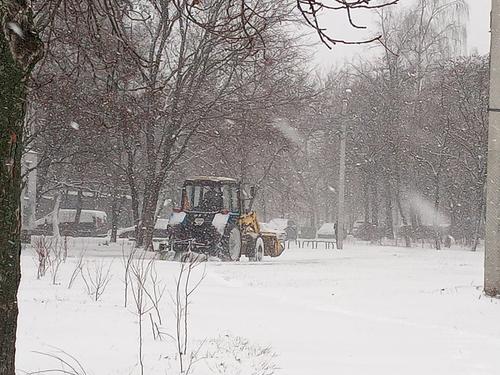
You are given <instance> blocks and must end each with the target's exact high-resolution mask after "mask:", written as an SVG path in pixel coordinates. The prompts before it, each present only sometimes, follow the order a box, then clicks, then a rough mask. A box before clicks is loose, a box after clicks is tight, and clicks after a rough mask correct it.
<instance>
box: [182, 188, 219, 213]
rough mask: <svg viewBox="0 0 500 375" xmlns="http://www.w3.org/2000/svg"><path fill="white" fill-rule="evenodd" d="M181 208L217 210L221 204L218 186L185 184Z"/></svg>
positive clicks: (188, 209)
mask: <svg viewBox="0 0 500 375" xmlns="http://www.w3.org/2000/svg"><path fill="white" fill-rule="evenodd" d="M185 190H186V193H185V199H184V202H183V209H184V210H187V211H219V210H221V209H222V206H223V196H222V191H221V189H220V187H218V186H213V185H205V186H202V185H186V187H185Z"/></svg>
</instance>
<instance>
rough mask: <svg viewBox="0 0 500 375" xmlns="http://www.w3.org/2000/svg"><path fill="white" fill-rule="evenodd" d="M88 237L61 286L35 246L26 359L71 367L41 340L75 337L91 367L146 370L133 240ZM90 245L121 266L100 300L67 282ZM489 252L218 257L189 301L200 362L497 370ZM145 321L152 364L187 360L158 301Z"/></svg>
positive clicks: (242, 368) (235, 370) (338, 371)
mask: <svg viewBox="0 0 500 375" xmlns="http://www.w3.org/2000/svg"><path fill="white" fill-rule="evenodd" d="M87 241H90V242H84V244H77V245H75V244H73V243H70V254H69V255H70V257H69V258H68V259H67V260H66V263H64V264H62V265H61V268H60V271H59V274H58V277H57V281H58V283H59V284H58V285H52V283H51V275H50V271H48V272H47V275H46V276H45V277H44V278H42V279H41V280H37V278H36V264H35V263H36V262H35V261H34V258H33V255H32V254H31V252H30V249H26V250H25V252H24V255H23V257H22V268H23V279H22V285H21V289H20V301H19V304H20V310H21V312H20V318H19V329H18V332H19V333H18V359H17V360H18V369H19V370H23V371H36V370H44V369H54V368H59V367H60V366H61V364H60V363H58V362H57V361H56V360H54V358H51V357H47V356H46V355H43V354H40V353H37V352H42V353H46V354H47V353H49V354H56V355H63V356H64V354H61V352H59V350H62V351H64V352H66V353H68V354H70V355H72V356H74V357H75V358H76V359H78V361H79V362H80V363H81V364H82V366H83V367H84V368H85V370H86V372H87V374H89V375H90V374H93V375H94V374H95V375H106V374H120V375H123V374H140V369H139V366H138V354H137V352H138V339H137V337H138V319H137V316H136V314H135V313H134V307H133V302H132V297H131V296H130V295H129V304H128V307H127V308H125V307H124V283H123V280H124V266H123V262H122V257H121V245H115V246H114V247H110V246H105V245H99V246H98V244H99V243H100V242H102V240H99V241H98V240H95V241H94V242H92V240H90V239H89V240H87ZM129 246H130V244H129V243H126V242H125V243H123V247H124V249H125V250H128V248H129ZM82 248H85V249H86V250H87V251H86V255H85V258H84V264H86V265H85V266H84V272H87V271H88V272H89V273H91V274H92V272H94V270H95V269H96V267H97V268H99V266H100V265H104V267H103V269H107V267H109V265H111V268H110V275H112V278H111V281H110V284H109V285H108V287H107V289H106V290H105V291H104V293H103V295H102V297H101V299H100V300H99V301H97V302H95V301H93V300H92V299H91V298H90V297H89V296H88V294H87V292H86V290H85V287H84V282H83V280H82V278H81V277H78V278H77V279H76V281H75V282H74V284H73V286H72V288H71V289H68V282H69V279H70V276H71V274H72V272H73V270H74V265H75V264H76V262H77V260H78V254H79V252H80V251H81V249H82ZM483 258H484V254H483V253H482V252H477V253H472V252H469V251H461V250H446V251H439V252H437V251H435V250H430V249H421V248H413V249H405V248H396V247H371V246H363V245H351V246H350V247H349V248H346V249H345V250H343V251H342V252H339V251H336V250H311V249H297V248H292V249H289V250H287V251H286V252H285V253H283V255H282V256H281V257H279V258H276V259H265V261H264V262H262V263H249V262H247V261H246V260H242V261H241V262H237V263H221V262H208V263H206V265H205V266H201V267H198V268H197V269H196V271H195V274H194V275H193V282H196V280H197V279H198V278H199V277H201V276H202V273H203V272H205V273H206V276H205V278H204V280H203V281H202V283H201V284H200V287H199V289H198V290H196V292H195V293H194V294H193V295H192V298H191V304H190V306H189V308H190V316H189V319H190V323H189V334H190V338H191V339H190V346H191V348H192V349H196V350H197V349H198V348H199V350H198V355H197V357H198V358H199V359H200V360H199V361H198V362H197V363H195V365H194V367H193V368H192V373H193V374H195V375H204V374H211V373H215V374H235V375H237V374H242V375H243V374H245V375H246V374H248V375H249V374H270V373H272V371H267V372H266V370H262V369H263V368H265V367H266V365H263V364H262V362H263V361H265V362H267V363H268V364H269V363H270V364H269V365H268V366H267V367H268V368H269V367H273V363H274V365H275V366H276V367H278V369H277V370H276V371H275V373H276V374H283V375H304V374H321V375H326V374H335V375H348V374H356V375H366V374H370V375H373V374H383V375H402V374H405V375H411V374H418V375H423V374H432V375H434V374H436V375H438V374H439V375H446V374H449V375H462V374H463V375H465V374H470V375H480V374H489V375H497V374H499V373H500V355H499V353H500V324H499V317H500V300H496V299H489V298H486V297H484V296H483V295H482V292H481V289H482V280H483V272H482V267H483ZM205 267H206V269H205ZM179 268H180V264H179V263H174V262H166V261H158V262H156V263H155V269H156V271H157V273H158V275H159V279H160V280H161V285H163V286H165V287H166V292H165V294H164V297H163V298H162V300H161V314H162V325H161V326H162V330H163V331H164V332H165V333H169V334H175V316H174V310H175V308H174V304H173V302H172V298H171V297H172V296H175V278H176V277H177V275H178V272H179ZM150 312H151V314H152V318H155V317H156V312H155V311H153V310H152V311H150ZM155 319H156V318H155ZM143 331H144V332H143V334H144V353H145V355H144V360H143V363H144V367H145V372H144V373H145V374H176V373H178V368H177V362H176V356H175V352H176V349H175V345H174V342H173V340H171V339H170V338H168V337H167V336H166V335H165V336H164V338H163V340H154V339H153V334H152V328H151V322H150V317H149V313H148V314H147V315H146V317H145V318H144V323H143ZM267 347H270V348H271V351H268V350H265V349H264V348H267ZM271 352H273V353H275V356H274V357H273V356H271ZM252 356H253V357H255V358H254V359H252V358H251V357H252ZM66 358H67V357H66ZM259 361H260V362H259ZM258 369H260V370H261V371H257V370H258Z"/></svg>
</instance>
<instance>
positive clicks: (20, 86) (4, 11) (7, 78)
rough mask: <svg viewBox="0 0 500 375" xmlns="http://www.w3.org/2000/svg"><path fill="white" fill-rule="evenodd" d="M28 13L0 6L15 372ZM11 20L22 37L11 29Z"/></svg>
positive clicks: (1, 290)
mask: <svg viewBox="0 0 500 375" xmlns="http://www.w3.org/2000/svg"><path fill="white" fill-rule="evenodd" d="M31 16H32V14H31V12H30V11H29V8H28V6H27V5H26V2H25V1H20V0H18V1H5V0H4V1H2V3H1V5H0V375H15V355H16V330H17V315H18V306H17V291H18V288H19V282H20V280H21V267H20V253H21V153H22V151H23V124H24V116H25V107H26V78H27V76H28V75H29V72H30V71H31V69H32V67H33V66H34V64H35V63H36V62H37V61H38V59H39V58H40V50H41V49H40V47H41V45H40V41H39V39H38V38H37V37H36V35H35V34H33V33H32V32H31V29H32V17H31ZM10 22H15V24H16V25H17V26H18V27H19V28H20V29H21V30H22V31H23V34H24V35H17V34H16V33H14V32H13V31H12V30H11V28H9V27H8V25H9V24H10ZM12 51H15V53H13V52H12Z"/></svg>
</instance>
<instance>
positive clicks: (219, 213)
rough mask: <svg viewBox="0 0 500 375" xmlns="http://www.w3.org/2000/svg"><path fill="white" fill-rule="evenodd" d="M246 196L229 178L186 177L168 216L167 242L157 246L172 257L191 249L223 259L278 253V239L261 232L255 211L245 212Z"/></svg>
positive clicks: (175, 257)
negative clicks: (177, 204) (177, 200)
mask: <svg viewBox="0 0 500 375" xmlns="http://www.w3.org/2000/svg"><path fill="white" fill-rule="evenodd" d="M249 199H250V198H248V197H244V194H243V192H242V190H241V184H240V183H239V182H238V181H236V180H234V179H231V178H225V177H194V178H190V179H187V180H186V181H185V182H184V185H183V187H182V196H181V207H180V208H179V209H176V210H174V212H173V213H172V215H171V217H170V221H169V227H168V231H169V240H168V243H166V244H164V245H162V246H161V247H162V248H163V249H164V250H168V251H169V252H170V253H171V254H173V257H174V260H182V259H183V257H185V256H186V254H189V253H191V252H194V253H199V254H204V255H205V256H207V257H217V258H220V259H221V260H227V261H237V260H239V259H240V257H241V256H242V255H245V256H247V257H248V258H249V259H250V260H252V261H261V260H262V258H263V257H264V255H270V256H278V255H280V254H281V252H282V251H283V249H284V246H283V243H282V241H280V239H279V238H278V237H277V236H276V235H274V234H272V233H271V234H269V233H261V231H260V228H259V224H258V222H257V216H256V214H255V212H245V202H246V201H247V200H249ZM266 243H267V247H268V249H266ZM271 247H272V249H271ZM266 250H267V251H266Z"/></svg>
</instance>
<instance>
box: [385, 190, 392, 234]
mask: <svg viewBox="0 0 500 375" xmlns="http://www.w3.org/2000/svg"><path fill="white" fill-rule="evenodd" d="M385 237H387V238H388V239H391V240H393V239H394V223H393V219H392V191H391V184H390V183H389V181H386V182H385Z"/></svg>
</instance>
